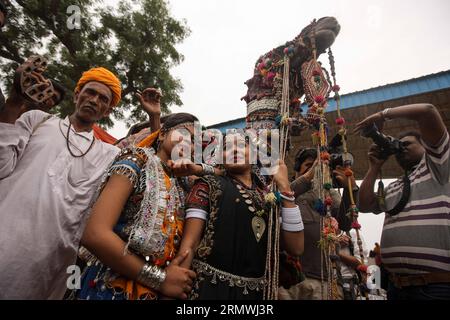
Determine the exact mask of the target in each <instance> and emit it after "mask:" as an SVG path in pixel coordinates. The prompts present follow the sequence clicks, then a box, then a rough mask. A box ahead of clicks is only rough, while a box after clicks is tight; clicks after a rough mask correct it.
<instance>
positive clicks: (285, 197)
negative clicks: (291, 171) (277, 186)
mask: <svg viewBox="0 0 450 320" xmlns="http://www.w3.org/2000/svg"><path fill="white" fill-rule="evenodd" d="M280 197H281V198H283V199H284V200H286V201H289V202H295V197H294V196H290V197H287V196H285V195H284V194H283V193H281V192H280Z"/></svg>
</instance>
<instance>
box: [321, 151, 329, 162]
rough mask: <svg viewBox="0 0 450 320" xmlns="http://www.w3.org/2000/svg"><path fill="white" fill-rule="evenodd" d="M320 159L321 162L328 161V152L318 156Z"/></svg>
mask: <svg viewBox="0 0 450 320" xmlns="http://www.w3.org/2000/svg"><path fill="white" fill-rule="evenodd" d="M320 159H322V160H323V161H327V160H330V154H329V153H328V152H322V153H321V154H320Z"/></svg>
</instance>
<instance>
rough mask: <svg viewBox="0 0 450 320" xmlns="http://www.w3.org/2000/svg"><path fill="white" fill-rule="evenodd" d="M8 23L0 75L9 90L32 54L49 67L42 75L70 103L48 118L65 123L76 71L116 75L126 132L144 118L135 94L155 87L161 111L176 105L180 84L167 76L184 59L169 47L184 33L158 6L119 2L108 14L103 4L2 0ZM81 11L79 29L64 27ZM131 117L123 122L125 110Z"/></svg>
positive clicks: (138, 0) (98, 0)
mask: <svg viewBox="0 0 450 320" xmlns="http://www.w3.org/2000/svg"><path fill="white" fill-rule="evenodd" d="M6 5H7V7H8V9H9V15H8V24H7V26H6V27H5V28H4V29H3V30H2V31H0V71H1V72H2V74H3V75H6V82H7V83H9V85H10V84H11V81H12V76H13V70H15V68H17V66H18V64H19V63H21V62H22V61H23V60H24V58H26V57H28V56H30V55H31V54H33V53H34V54H35V53H38V54H41V55H44V56H45V57H46V58H47V59H48V60H49V68H48V70H47V73H46V74H47V75H48V76H50V77H52V78H54V79H56V80H58V81H60V82H61V83H62V84H63V85H64V86H65V87H66V88H67V91H68V94H69V96H68V97H67V98H66V101H65V102H64V103H62V104H61V105H60V106H59V107H57V108H56V110H55V111H54V112H55V113H58V114H59V115H61V116H66V115H68V114H70V113H72V111H73V103H72V97H73V96H72V91H73V89H74V88H75V85H76V82H77V80H78V79H79V78H80V76H81V74H82V72H83V71H86V70H88V69H89V68H91V67H94V66H104V67H107V68H109V69H110V70H112V71H114V72H115V73H116V74H118V76H119V78H120V80H121V81H122V85H123V93H122V104H121V106H119V107H117V108H115V109H114V116H115V117H116V118H117V119H123V120H125V121H126V122H127V124H128V125H130V124H133V123H136V122H138V121H142V120H145V119H146V116H145V114H144V112H143V111H142V110H141V109H140V108H138V107H136V106H137V105H138V100H137V99H136V97H135V93H136V91H137V90H143V89H144V88H146V87H148V86H154V87H159V88H161V89H162V91H163V93H164V97H163V99H162V103H161V106H162V109H163V112H168V106H169V105H178V106H180V105H182V102H181V99H180V96H179V93H180V91H181V90H182V85H181V83H180V81H179V80H178V79H175V78H174V77H173V76H172V75H171V74H170V69H171V68H172V67H173V66H175V65H178V64H179V63H180V62H181V61H182V60H183V56H182V55H181V54H180V53H179V52H178V51H177V50H176V48H175V45H176V44H178V43H180V42H182V41H183V40H184V39H185V38H186V37H187V36H188V35H189V32H190V31H189V29H188V27H187V26H186V22H185V21H178V20H176V19H175V18H173V17H172V16H171V14H170V12H169V9H168V3H167V2H166V1H165V0H121V1H118V2H117V5H116V6H115V7H110V6H105V4H104V2H103V1H102V0H6ZM72 5H75V6H77V7H78V8H79V9H80V15H79V16H80V18H81V20H80V21H81V25H80V28H70V26H69V27H68V20H69V22H74V21H76V20H74V17H75V18H76V13H77V12H74V11H70V10H68V8H69V7H70V6H72ZM125 110H130V111H131V115H130V116H129V117H127V118H126V119H125V117H124V111H125ZM103 124H104V125H105V126H106V127H110V126H112V121H111V120H110V119H106V120H105V121H104V123H103Z"/></svg>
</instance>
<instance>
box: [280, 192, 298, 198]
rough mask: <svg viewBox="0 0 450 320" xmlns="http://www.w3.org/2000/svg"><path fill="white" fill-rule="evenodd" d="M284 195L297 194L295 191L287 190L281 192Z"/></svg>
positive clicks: (291, 195)
mask: <svg viewBox="0 0 450 320" xmlns="http://www.w3.org/2000/svg"><path fill="white" fill-rule="evenodd" d="M280 193H281V194H282V195H285V196H286V197H293V196H294V195H295V192H294V191H285V192H280Z"/></svg>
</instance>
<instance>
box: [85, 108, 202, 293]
mask: <svg viewBox="0 0 450 320" xmlns="http://www.w3.org/2000/svg"><path fill="white" fill-rule="evenodd" d="M194 121H197V118H196V117H194V116H192V115H190V114H186V113H178V114H172V115H169V116H168V117H167V118H166V120H165V122H164V124H163V125H162V128H161V130H160V131H156V132H155V133H153V134H151V135H150V136H149V137H148V138H146V139H144V140H143V141H142V142H140V143H139V144H138V146H136V147H133V148H131V149H123V150H122V152H121V153H120V154H119V155H118V156H117V158H116V159H115V161H114V162H113V164H112V165H111V167H110V168H109V170H108V172H107V174H106V175H105V178H104V183H103V186H102V188H101V190H100V193H99V196H98V198H97V200H96V203H95V204H94V206H93V208H92V214H91V216H90V219H89V221H88V223H87V226H86V229H85V232H84V235H83V237H82V240H81V243H82V245H83V246H84V248H82V250H80V252H81V254H80V255H81V256H82V257H83V259H84V260H85V261H87V267H86V269H85V270H84V272H83V276H82V284H81V290H78V291H77V292H76V298H78V299H101V300H108V299H158V298H161V297H163V296H164V297H170V298H179V299H185V298H187V293H189V292H190V291H191V286H192V281H193V279H194V278H195V273H194V272H193V271H191V270H189V269H188V268H184V267H181V266H180V263H181V262H182V261H183V259H184V258H185V257H186V255H187V254H186V252H185V253H181V254H180V255H179V256H178V257H177V258H176V259H174V258H175V255H176V254H177V251H178V250H177V249H178V248H179V243H180V240H181V236H182V232H183V223H184V216H185V214H184V191H183V190H182V188H181V185H180V181H179V179H178V178H176V177H174V175H173V174H174V172H176V173H177V175H178V176H179V175H186V176H187V175H191V174H194V175H195V174H197V175H199V174H201V172H202V168H203V167H202V166H200V165H194V164H192V163H190V164H186V163H184V164H181V165H179V164H174V162H173V161H172V160H170V159H171V155H172V151H173V150H174V147H175V146H176V145H177V144H178V145H179V146H180V147H181V148H180V150H181V151H180V152H181V153H180V154H179V155H182V156H184V155H183V154H182V152H183V150H189V149H190V148H189V144H190V143H191V141H192V136H193V132H194ZM180 130H184V135H185V134H186V133H188V134H189V135H190V137H191V138H190V139H189V140H188V142H181V141H182V140H183V139H182V138H183V137H182V134H183V132H181V133H180ZM183 143H184V145H183ZM185 147H186V148H185ZM190 147H192V145H191V146H190ZM189 156H190V154H189ZM86 249H87V250H86Z"/></svg>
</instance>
